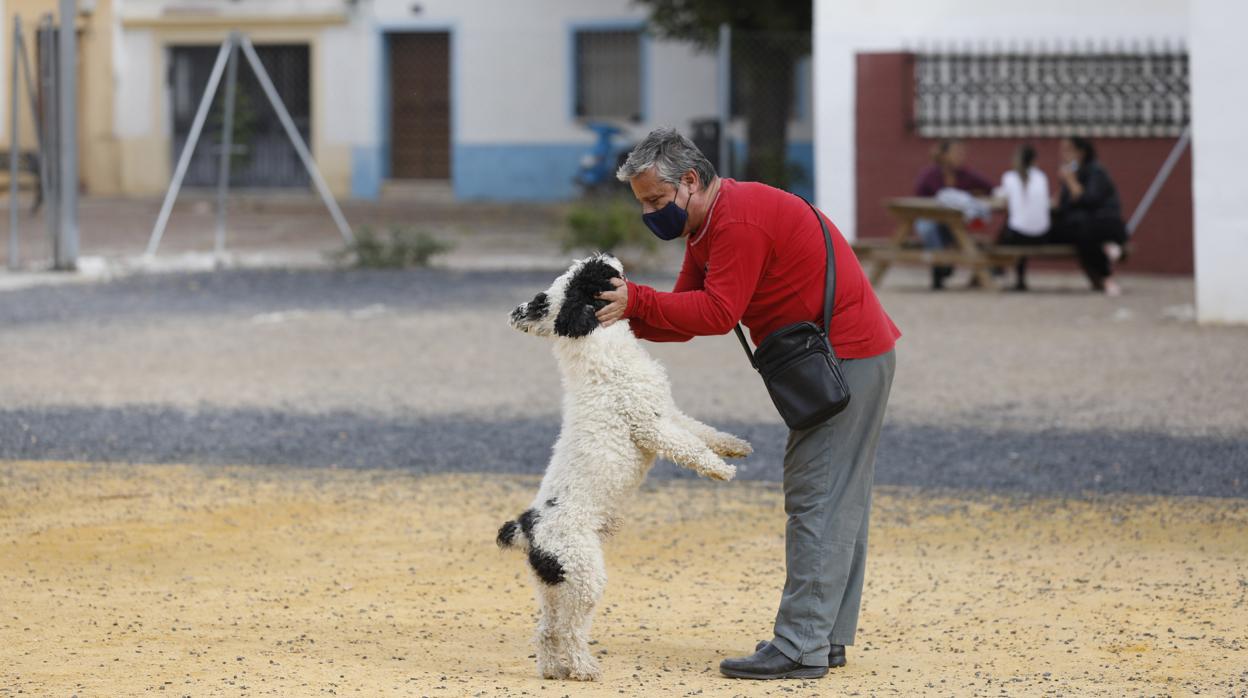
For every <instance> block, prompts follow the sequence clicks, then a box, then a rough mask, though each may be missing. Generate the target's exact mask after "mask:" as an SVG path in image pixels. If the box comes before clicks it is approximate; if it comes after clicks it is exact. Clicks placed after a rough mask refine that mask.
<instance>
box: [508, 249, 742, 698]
mask: <svg viewBox="0 0 1248 698" xmlns="http://www.w3.org/2000/svg"><path fill="white" fill-rule="evenodd" d="M622 275H623V268H622V266H621V265H620V262H619V260H617V259H615V258H614V257H612V256H610V255H595V256H593V257H590V258H588V259H583V260H579V261H577V262H575V263H573V265H572V266H571V267H570V268H569V269H568V270H567V271H566V272H564V273H563V274H562V275H561V276H559V278H557V279H555V281H554V283H553V284H552V285H551V286H550V288H548V289H547V290H546V291H544V292H542V293H539V294H537V295H536V296H535V297H534V298H533V300H531V301H529V302H527V303H522V304H521V305H520V306H519V307H517V308H516V309H515V310H514V311H512V313H511V325H512V326H513V327H515V328H516V329H518V330H521V331H523V332H527V333H529V334H534V335H538V336H541V337H551V338H553V339H554V353H555V357H556V359H557V360H558V362H559V369H560V372H561V373H562V378H563V389H564V399H563V426H562V428H561V430H560V432H559V439H558V441H556V442H555V447H554V452H553V454H552V456H551V459H550V463H549V465H548V466H547V467H546V475H545V477H543V478H542V484H541V487H540V488H539V490H538V493H537V497H536V498H535V499H534V500H533V504H532V506H530V507H529V509H527V510H526V511H525V512H524V513H523V514H521V515H520V516H519V517H517V518H516V520H514V521H508V522H506V523H504V524H503V526H502V528H500V529H499V531H498V544H499V546H501V547H504V548H508V547H515V548H519V549H521V550H523V551H524V552H526V553H527V555H528V560H529V568H530V570H531V572H532V577H533V581H534V586H535V587H536V590H537V601H538V605H539V607H540V616H539V619H538V625H537V636H536V642H537V670H538V673H539V674H541V676H542V677H544V678H551V679H575V680H581V681H592V680H596V679H598V678H599V677H600V675H601V673H600V669H599V667H598V663H597V661H596V660H595V659H594V657H593V655H592V654H591V653H590V651H589V628H590V623H591V621H592V619H593V614H594V608H595V606H596V605H597V604H598V601H599V599H600V598H602V592H603V589H604V587H605V586H606V582H607V572H606V567H605V565H604V563H603V555H602V537H603V536H604V535H606V534H608V533H610V532H611V531H612V529H613V528H615V526H616V523H615V522H616V510H617V507H619V506H620V504H621V503H622V502H623V500H624V498H625V497H626V496H627V495H628V494H630V493H631V492H633V491H634V490H636V489H637V487H638V486H639V485H640V484H641V481H642V480H643V479H644V478H645V476H646V473H647V472H649V470H650V468H651V466H653V465H654V460H655V458H656V457H657V456H662V457H664V458H667V459H669V460H671V461H673V462H675V463H677V464H678V465H681V466H683V467H686V468H689V469H690V470H693V471H694V472H696V473H698V474H699V475H703V476H706V477H709V478H711V479H715V480H730V479H732V477H733V475H735V474H736V468H735V467H734V466H732V465H729V464H728V463H725V462H724V461H723V458H724V457H744V456H747V455H749V454H750V452H751V448H750V444H749V443H747V442H746V441H744V440H742V439H739V438H737V437H735V436H732V435H730V434H725V433H723V432H720V431H717V430H715V429H714V428H712V427H709V426H707V425H705V424H702V423H701V422H699V421H697V420H695V419H693V418H692V417H689V416H688V415H686V414H684V413H683V412H681V411H680V410H679V409H678V408H677V407H676V403H675V402H674V401H673V400H672V391H671V386H670V384H669V383H668V379H667V374H666V373H665V372H664V370H663V367H662V366H661V365H660V364H659V363H658V362H657V361H655V360H654V359H652V358H650V356H649V354H647V353H646V351H645V349H643V348H642V346H641V343H640V342H638V341H637V338H636V337H634V336H633V333H632V330H630V329H629V326H628V323H627V322H619V323H615V324H614V325H612V326H610V327H601V326H600V325H599V323H598V320H597V319H596V318H595V316H594V313H595V311H596V310H598V309H599V308H601V307H602V306H603V305H604V304H605V301H602V300H599V299H597V298H596V297H597V295H598V294H599V293H602V292H603V291H608V290H611V288H612V286H611V279H612V278H615V277H622Z"/></svg>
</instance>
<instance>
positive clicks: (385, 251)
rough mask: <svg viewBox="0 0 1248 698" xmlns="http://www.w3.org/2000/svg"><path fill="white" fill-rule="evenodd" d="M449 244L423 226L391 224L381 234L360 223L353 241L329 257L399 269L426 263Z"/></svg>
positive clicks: (443, 250)
mask: <svg viewBox="0 0 1248 698" xmlns="http://www.w3.org/2000/svg"><path fill="white" fill-rule="evenodd" d="M452 247H453V245H451V244H450V243H447V242H443V241H441V240H439V239H437V238H435V237H433V236H432V235H430V234H429V233H426V232H425V231H423V230H413V229H411V228H403V227H400V226H397V225H392V226H390V227H389V228H388V229H387V233H386V234H385V235H381V234H379V233H377V232H376V231H375V230H373V228H372V227H371V226H367V225H364V226H360V228H359V230H357V231H356V232H355V241H354V242H352V243H350V244H348V245H344V246H343V248H342V249H340V250H338V251H337V252H335V253H334V254H333V255H332V257H333V259H334V261H335V262H337V263H338V264H348V265H350V266H354V267H360V268H365V269H402V268H404V267H423V266H427V265H428V264H429V258H430V257H432V256H434V255H435V254H440V253H442V252H446V251H448V250H450V249H451V248H452Z"/></svg>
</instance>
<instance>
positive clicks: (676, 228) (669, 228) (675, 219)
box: [641, 185, 693, 240]
mask: <svg viewBox="0 0 1248 698" xmlns="http://www.w3.org/2000/svg"><path fill="white" fill-rule="evenodd" d="M679 191H680V189H679V185H677V192H678V193H679ZM692 198H693V191H692V190H690V192H689V198H687V199H685V207H686V208H688V206H689V200H690V199H692ZM641 220H642V222H643V223H645V224H646V227H647V228H649V229H650V232H652V233H654V236H655V237H657V238H658V239H660V240H675V239H676V238H678V237H680V234H681V233H683V232H685V221H687V220H689V212H688V211H686V210H685V209H684V208H681V207H679V206H677V205H676V196H674V195H673V196H672V200H671V201H669V202H667V205H666V206H664V207H663V208H661V209H659V210H657V211H651V212H650V213H643V214H641Z"/></svg>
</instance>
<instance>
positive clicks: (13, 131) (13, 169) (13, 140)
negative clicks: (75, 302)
mask: <svg viewBox="0 0 1248 698" xmlns="http://www.w3.org/2000/svg"><path fill="white" fill-rule="evenodd" d="M21 36H22V18H21V17H14V18H13V50H12V51H11V52H10V55H9V58H10V60H11V62H12V65H11V66H10V70H9V74H10V77H11V78H12V79H13V82H12V83H10V88H9V269H12V270H15V271H16V270H17V269H18V267H20V266H21V263H20V261H19V260H18V257H17V255H18V248H17V158H18V144H17V47H18V42H20V41H21Z"/></svg>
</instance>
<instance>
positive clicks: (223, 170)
mask: <svg viewBox="0 0 1248 698" xmlns="http://www.w3.org/2000/svg"><path fill="white" fill-rule="evenodd" d="M228 41H229V44H230V56H229V58H228V59H227V61H228V62H227V63H226V69H225V123H224V124H223V125H222V129H221V131H222V133H221V167H220V169H219V171H218V174H217V234H216V241H215V244H214V246H213V247H214V250H215V251H216V256H217V259H218V260H219V259H221V258H222V257H224V256H225V195H226V192H227V191H228V190H229V188H230V157H231V156H232V155H233V154H234V153H233V146H234V91H235V88H236V87H237V85H238V36H237V35H236V34H235V33H233V32H231V33H230V38H229V40H228Z"/></svg>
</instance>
